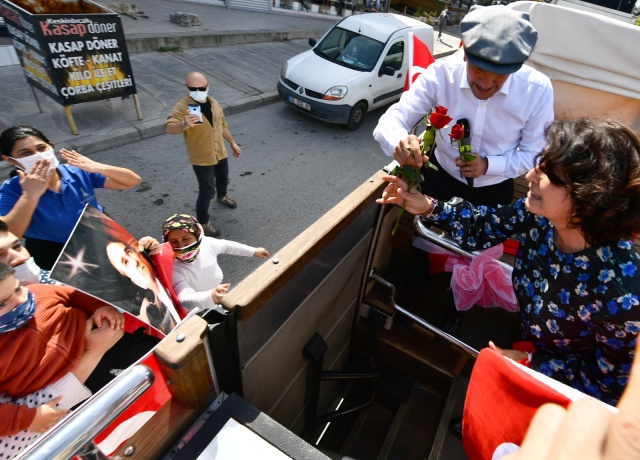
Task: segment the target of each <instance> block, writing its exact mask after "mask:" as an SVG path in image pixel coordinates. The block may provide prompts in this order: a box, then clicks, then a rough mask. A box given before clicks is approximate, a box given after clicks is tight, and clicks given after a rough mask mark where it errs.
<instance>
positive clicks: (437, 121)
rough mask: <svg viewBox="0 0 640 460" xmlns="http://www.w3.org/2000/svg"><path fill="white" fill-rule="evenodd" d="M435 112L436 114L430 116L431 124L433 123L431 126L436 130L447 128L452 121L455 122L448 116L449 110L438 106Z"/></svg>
mask: <svg viewBox="0 0 640 460" xmlns="http://www.w3.org/2000/svg"><path fill="white" fill-rule="evenodd" d="M433 110H434V112H433V113H432V114H431V115H429V123H431V126H433V127H434V128H435V129H442V128H444V127H445V126H447V124H449V122H450V121H451V120H453V118H451V117H448V116H447V111H448V110H449V109H447V108H446V107H442V106H441V105H437V106H436V107H435V109H433Z"/></svg>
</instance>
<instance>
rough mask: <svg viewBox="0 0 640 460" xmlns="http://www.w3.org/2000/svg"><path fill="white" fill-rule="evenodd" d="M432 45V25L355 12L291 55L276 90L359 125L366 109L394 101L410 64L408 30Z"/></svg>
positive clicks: (305, 108)
mask: <svg viewBox="0 0 640 460" xmlns="http://www.w3.org/2000/svg"><path fill="white" fill-rule="evenodd" d="M409 32H413V33H414V34H415V36H416V37H417V38H419V39H420V40H421V41H423V42H424V43H425V44H426V45H427V46H428V47H429V49H430V50H433V28H432V27H431V26H429V25H427V24H424V23H422V22H420V21H418V20H416V19H413V18H409V17H406V16H400V15H396V14H390V13H368V14H357V15H353V16H349V17H346V18H345V19H343V20H342V21H340V22H339V23H337V24H336V25H335V26H333V27H332V28H331V29H330V30H329V31H328V32H327V33H326V34H325V35H324V36H323V37H322V38H321V39H320V41H319V42H317V43H316V41H315V40H314V39H309V44H310V45H311V46H313V49H311V50H308V51H305V52H303V53H301V54H298V55H297V56H294V57H293V58H291V59H289V60H288V61H287V62H286V63H285V64H284V65H283V66H282V70H281V71H280V79H279V81H278V93H279V94H280V97H281V98H282V100H283V101H284V102H286V103H287V104H289V105H290V106H291V107H293V108H295V109H296V110H299V111H301V112H303V113H306V114H307V115H309V116H312V117H315V118H318V119H320V120H323V121H326V122H329V123H339V124H344V125H346V126H347V128H349V129H351V130H355V129H358V128H359V127H360V126H361V125H362V122H363V121H364V117H365V114H366V113H367V112H369V111H371V110H373V109H375V108H377V107H380V106H382V105H385V104H389V103H391V102H394V101H396V100H397V99H399V98H400V95H401V94H402V89H403V87H404V83H405V79H406V74H407V69H408V66H409V56H408V49H409V41H408V39H407V38H408V33H409Z"/></svg>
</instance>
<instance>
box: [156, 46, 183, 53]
mask: <svg viewBox="0 0 640 460" xmlns="http://www.w3.org/2000/svg"><path fill="white" fill-rule="evenodd" d="M158 51H159V52H160V53H167V52H169V51H180V47H179V46H161V47H160V48H158Z"/></svg>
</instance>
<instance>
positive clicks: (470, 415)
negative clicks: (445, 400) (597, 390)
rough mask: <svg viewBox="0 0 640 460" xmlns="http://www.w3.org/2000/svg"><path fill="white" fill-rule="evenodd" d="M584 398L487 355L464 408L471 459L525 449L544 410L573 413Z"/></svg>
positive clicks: (481, 459) (475, 372) (481, 360)
mask: <svg viewBox="0 0 640 460" xmlns="http://www.w3.org/2000/svg"><path fill="white" fill-rule="evenodd" d="M583 397H588V396H587V395H585V394H583V393H580V392H579V391H578V390H575V389H573V388H570V387H568V386H566V385H564V384H562V383H560V382H558V381H555V380H552V379H551V378H549V377H546V376H544V375H542V374H539V373H538V372H536V371H533V370H531V369H528V368H524V367H522V366H519V365H517V364H515V363H514V362H513V361H511V360H508V359H506V358H503V357H502V356H500V354H498V353H497V352H496V351H494V350H490V349H488V348H485V349H483V350H481V351H480V354H479V355H478V359H477V361H476V363H475V365H474V367H473V372H472V373H471V380H470V381H469V387H468V389H467V395H466V398H465V402H464V414H463V419H462V444H463V445H464V450H465V452H466V454H467V457H468V458H469V460H486V459H490V458H499V457H500V456H501V455H500V454H502V453H504V452H506V451H509V450H510V449H511V447H512V445H513V444H515V445H516V446H519V445H520V444H521V443H522V440H523V439H524V435H525V433H526V431H527V428H528V427H529V422H531V419H532V418H533V416H534V414H535V412H536V410H538V408H539V407H540V406H541V405H543V404H545V403H555V404H558V405H560V406H562V407H567V406H568V405H569V404H570V403H571V402H572V401H575V400H576V399H578V398H583ZM602 404H604V403H602ZM605 406H606V407H608V408H610V409H611V410H613V411H615V410H616V409H615V408H613V407H611V406H608V405H606V404H605ZM494 455H495V457H494Z"/></svg>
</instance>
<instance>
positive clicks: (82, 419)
mask: <svg viewBox="0 0 640 460" xmlns="http://www.w3.org/2000/svg"><path fill="white" fill-rule="evenodd" d="M153 379H154V375H153V372H151V369H149V368H148V367H147V366H144V365H137V366H133V367H131V368H129V369H127V370H126V371H124V372H123V373H122V374H120V375H119V376H118V378H117V379H116V380H115V381H114V382H112V383H111V384H110V385H109V386H107V387H105V388H104V389H103V390H101V391H100V392H99V393H97V394H96V395H95V396H94V397H93V398H92V399H91V400H90V401H88V402H87V403H86V404H85V405H82V407H80V408H79V409H78V410H77V411H75V412H73V413H72V414H70V415H69V416H68V417H66V418H65V419H64V420H63V421H62V422H60V423H59V424H58V425H56V426H55V427H54V429H52V430H50V431H49V432H47V433H46V434H45V435H43V436H41V437H40V438H38V439H37V440H36V441H35V442H34V443H33V444H32V445H31V446H29V448H28V449H27V450H25V451H24V452H22V454H21V455H20V456H19V457H17V458H20V459H24V458H37V459H41V458H46V459H48V460H50V459H69V458H72V457H73V456H75V455H76V454H79V453H81V452H84V453H86V454H87V455H88V456H91V457H92V458H107V457H106V456H104V455H101V453H100V452H99V451H98V450H97V447H95V446H92V445H93V439H94V438H95V437H96V436H97V435H98V434H99V433H100V432H101V431H102V430H103V429H104V428H105V427H106V426H107V425H109V423H111V422H112V421H113V420H114V419H115V418H116V417H117V416H118V415H120V414H121V413H122V412H123V411H124V410H125V409H126V408H127V407H129V405H130V404H131V403H133V402H134V401H135V400H136V399H137V398H138V397H139V396H140V395H141V394H142V393H144V391H145V390H147V389H148V388H149V387H150V386H151V384H152V383H153Z"/></svg>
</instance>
